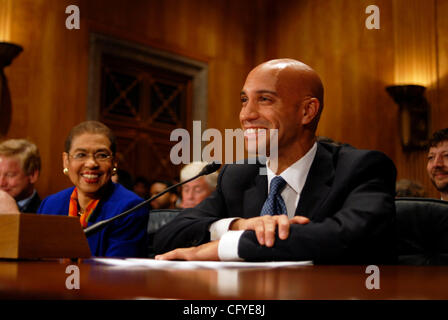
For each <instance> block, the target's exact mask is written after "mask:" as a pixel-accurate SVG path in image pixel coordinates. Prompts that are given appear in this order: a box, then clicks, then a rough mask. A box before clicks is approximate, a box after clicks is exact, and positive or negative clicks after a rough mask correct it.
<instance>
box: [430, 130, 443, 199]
mask: <svg viewBox="0 0 448 320" xmlns="http://www.w3.org/2000/svg"><path fill="white" fill-rule="evenodd" d="M426 170H427V171H428V175H429V179H431V182H432V184H433V185H434V187H436V189H437V191H439V192H440V198H441V199H442V200H445V201H448V128H445V129H442V130H439V131H436V132H434V134H433V136H432V138H431V140H430V141H429V150H428V163H427V166H426Z"/></svg>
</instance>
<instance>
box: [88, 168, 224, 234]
mask: <svg viewBox="0 0 448 320" xmlns="http://www.w3.org/2000/svg"><path fill="white" fill-rule="evenodd" d="M220 167H221V164H220V163H217V162H215V161H213V162H211V163H209V164H207V165H206V166H205V167H204V168H203V169H202V170H201V172H199V173H198V174H197V175H195V176H194V177H192V178H190V179H188V180H185V181H183V182H179V183H177V184H175V185H172V186H171V187H168V188H166V189H165V190H163V191H162V192H160V193H158V194H156V195H155V196H152V197H151V198H149V199H147V200H145V201H143V202H141V203H139V204H138V205H136V206H135V207H133V208H131V209H128V210H126V211H125V212H122V213H120V214H118V215H116V216H115V217H112V218H109V219H106V220H103V221H100V222H97V223H95V224H93V225H91V226H90V227H87V228H85V229H84V234H85V235H86V237H88V236H90V235H92V234H94V233H96V232H98V231H100V230H101V229H103V228H104V227H105V226H107V225H108V224H110V223H112V222H113V221H115V220H116V219H119V218H122V217H125V216H127V215H128V214H130V213H131V212H134V211H135V210H137V209H140V208H141V207H143V206H145V205H147V204H148V203H150V202H151V201H153V200H155V199H157V198H158V197H160V196H163V195H164V194H165V193H167V192H168V191H171V190H173V189H174V188H177V187H178V186H181V185H183V184H185V183H188V182H190V181H192V180H194V179H197V178H199V177H201V176H206V175H208V174H210V173H213V172H215V171H217V170H218V169H219V168H220ZM148 214H149V212H148Z"/></svg>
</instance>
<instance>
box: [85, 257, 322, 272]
mask: <svg viewBox="0 0 448 320" xmlns="http://www.w3.org/2000/svg"><path fill="white" fill-rule="evenodd" d="M92 260H94V261H95V262H99V263H102V264H106V265H109V266H112V267H123V268H126V269H129V268H138V269H141V268H148V269H164V270H166V269H184V270H185V269H223V268H248V269H249V268H262V269H264V268H282V267H296V266H310V265H313V262H312V261H270V262H244V261H170V260H154V259H137V258H127V259H115V258H94V259H92Z"/></svg>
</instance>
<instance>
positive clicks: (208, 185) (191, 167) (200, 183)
mask: <svg viewBox="0 0 448 320" xmlns="http://www.w3.org/2000/svg"><path fill="white" fill-rule="evenodd" d="M206 165H207V162H199V161H196V162H192V163H189V164H187V165H185V166H184V167H183V168H182V170H181V171H180V181H181V182H183V181H186V180H188V179H190V178H192V177H194V176H195V175H197V174H198V173H199V172H201V170H202V169H203V168H204V167H205V166H206ZM217 181H218V172H213V173H211V174H208V175H206V176H202V177H199V178H197V179H195V180H193V181H190V182H188V183H186V184H184V185H182V187H181V188H182V189H181V195H182V202H181V207H182V208H183V209H186V208H193V207H195V206H197V205H198V204H199V203H200V202H201V201H202V200H204V199H205V198H207V197H208V196H209V195H210V194H211V193H212V192H213V191H215V189H216V183H217Z"/></svg>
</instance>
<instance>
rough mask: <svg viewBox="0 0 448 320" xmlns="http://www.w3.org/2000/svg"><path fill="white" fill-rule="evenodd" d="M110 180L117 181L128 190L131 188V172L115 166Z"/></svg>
mask: <svg viewBox="0 0 448 320" xmlns="http://www.w3.org/2000/svg"><path fill="white" fill-rule="evenodd" d="M112 182H114V183H119V184H121V185H122V186H123V187H125V188H126V189H128V190H132V188H133V185H134V184H133V183H132V176H131V174H130V173H129V172H127V171H126V170H123V169H120V168H117V171H116V172H115V174H113V175H112Z"/></svg>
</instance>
